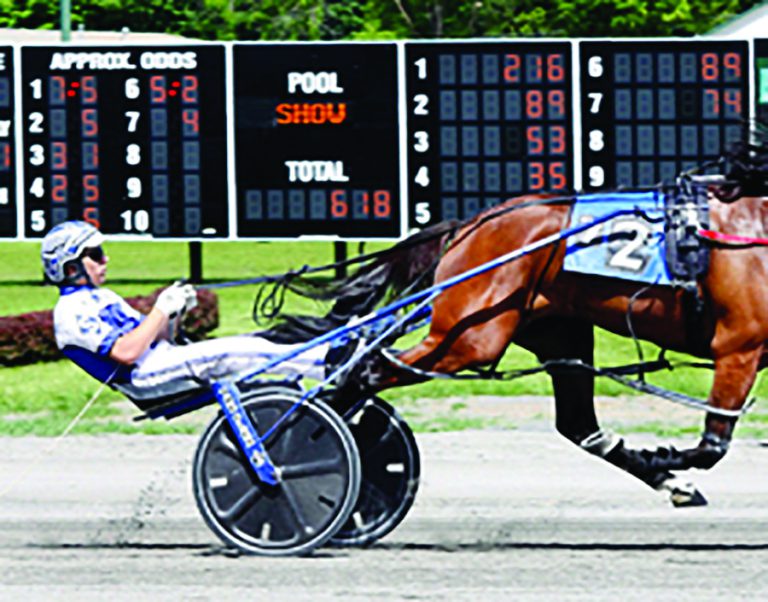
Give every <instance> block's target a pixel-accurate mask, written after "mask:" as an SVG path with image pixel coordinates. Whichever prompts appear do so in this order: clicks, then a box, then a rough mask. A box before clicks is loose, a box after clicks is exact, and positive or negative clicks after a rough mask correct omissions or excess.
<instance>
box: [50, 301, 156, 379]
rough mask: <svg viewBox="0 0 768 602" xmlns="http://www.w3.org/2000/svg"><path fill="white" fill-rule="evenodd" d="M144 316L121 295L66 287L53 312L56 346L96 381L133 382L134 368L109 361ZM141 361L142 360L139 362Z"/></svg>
mask: <svg viewBox="0 0 768 602" xmlns="http://www.w3.org/2000/svg"><path fill="white" fill-rule="evenodd" d="M143 319H144V316H143V315H142V314H141V313H139V312H138V311H136V310H135V309H133V308H132V307H131V306H130V305H128V303H127V302H126V301H125V299H123V298H122V297H121V296H120V295H118V294H117V293H114V292H113V291H111V290H109V289H105V288H96V287H92V286H65V287H63V288H62V289H61V296H60V297H59V301H58V302H57V303H56V307H55V308H54V310H53V329H54V333H55V335H56V345H57V346H58V347H59V349H61V351H62V353H63V354H64V355H65V356H67V357H68V358H69V359H71V360H72V361H74V362H75V363H76V364H77V365H78V366H80V367H81V368H83V369H84V370H85V371H86V372H88V373H89V374H90V375H91V376H93V377H94V378H97V379H98V380H100V381H102V382H104V381H106V380H107V379H108V378H110V376H112V377H113V378H112V380H113V381H115V382H130V374H131V370H132V366H125V365H123V364H120V363H118V362H116V361H115V360H113V359H111V358H110V357H109V353H110V351H111V350H112V346H113V345H114V344H115V341H117V339H119V338H120V337H121V336H123V335H124V334H126V333H128V332H130V331H131V330H133V329H134V328H136V327H137V326H138V325H139V324H141V322H142V320H143ZM140 361H141V358H140V359H139V362H140Z"/></svg>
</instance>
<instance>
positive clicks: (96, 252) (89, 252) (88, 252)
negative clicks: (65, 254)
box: [82, 247, 106, 263]
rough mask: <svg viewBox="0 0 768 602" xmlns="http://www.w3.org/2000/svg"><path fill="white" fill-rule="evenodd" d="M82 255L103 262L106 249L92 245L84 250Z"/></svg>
mask: <svg viewBox="0 0 768 602" xmlns="http://www.w3.org/2000/svg"><path fill="white" fill-rule="evenodd" d="M82 257H87V258H88V259H92V260H93V261H95V262H96V263H103V262H104V258H105V257H106V254H105V253H104V249H102V248H101V247H91V248H89V249H85V250H84V251H83V254H82Z"/></svg>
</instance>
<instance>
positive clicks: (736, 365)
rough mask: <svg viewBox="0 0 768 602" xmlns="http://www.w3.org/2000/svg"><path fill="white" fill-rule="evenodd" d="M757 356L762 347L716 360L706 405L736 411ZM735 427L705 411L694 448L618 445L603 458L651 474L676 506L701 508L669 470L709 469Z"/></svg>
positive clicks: (698, 499)
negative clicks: (651, 447) (699, 439)
mask: <svg viewBox="0 0 768 602" xmlns="http://www.w3.org/2000/svg"><path fill="white" fill-rule="evenodd" d="M761 356H762V347H760V348H759V349H754V350H748V351H739V352H733V353H729V354H727V355H724V356H721V357H718V358H717V359H716V360H715V378H714V383H713V385H712V390H711V392H710V394H709V399H708V403H709V405H710V406H712V407H713V408H719V409H724V410H730V411H738V410H740V409H741V408H742V407H743V405H744V402H745V401H746V399H747V395H748V394H749V390H750V388H751V387H752V384H753V383H754V380H755V375H756V373H757V367H758V365H759V362H760V358H761ZM735 424H736V418H735V417H731V416H723V415H721V414H718V413H715V412H708V413H707V416H706V420H705V428H704V434H703V435H702V438H701V441H700V442H699V444H698V445H697V446H696V447H693V448H690V449H685V450H678V449H675V448H674V447H671V446H670V447H659V448H658V449H656V450H655V451H652V450H631V449H628V448H624V447H623V446H621V447H620V448H618V449H617V450H613V451H612V452H610V453H609V454H608V455H607V456H606V459H608V460H609V461H613V462H614V463H616V464H617V465H620V466H622V467H623V468H625V470H628V471H629V472H633V471H640V472H641V473H644V474H646V475H654V474H655V475H656V476H655V479H656V482H655V483H654V482H649V484H651V485H653V486H654V487H656V488H657V489H661V490H667V491H669V492H670V497H671V500H672V503H673V504H675V505H676V506H696V505H703V504H705V503H706V500H705V499H704V497H703V496H702V495H701V494H700V493H699V492H698V491H697V490H696V489H695V488H694V487H693V485H691V484H689V483H686V482H685V481H683V480H681V479H680V478H679V477H676V476H674V475H673V474H672V473H671V472H670V471H683V470H689V469H691V468H699V469H704V470H706V469H709V468H712V467H713V466H714V465H715V464H717V463H718V462H719V461H720V460H722V459H723V457H724V456H725V454H726V453H727V451H728V445H729V443H730V440H731V436H732V434H733V427H734V425H735ZM638 476H639V475H638ZM641 478H642V477H641ZM644 480H645V479H644Z"/></svg>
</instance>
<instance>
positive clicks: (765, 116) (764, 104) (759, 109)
mask: <svg viewBox="0 0 768 602" xmlns="http://www.w3.org/2000/svg"><path fill="white" fill-rule="evenodd" d="M755 111H756V113H757V119H758V120H759V121H760V122H762V123H764V124H768V39H763V40H755Z"/></svg>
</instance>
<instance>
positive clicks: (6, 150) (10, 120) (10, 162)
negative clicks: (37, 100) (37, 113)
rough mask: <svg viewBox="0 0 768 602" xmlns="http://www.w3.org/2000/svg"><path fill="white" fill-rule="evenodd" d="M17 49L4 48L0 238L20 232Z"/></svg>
mask: <svg viewBox="0 0 768 602" xmlns="http://www.w3.org/2000/svg"><path fill="white" fill-rule="evenodd" d="M13 75H14V73H13V48H11V47H10V46H0V238H15V237H16V235H17V232H16V159H15V152H16V140H15V131H16V128H15V127H14V117H15V115H14V105H15V103H14V89H13V82H14V77H13Z"/></svg>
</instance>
